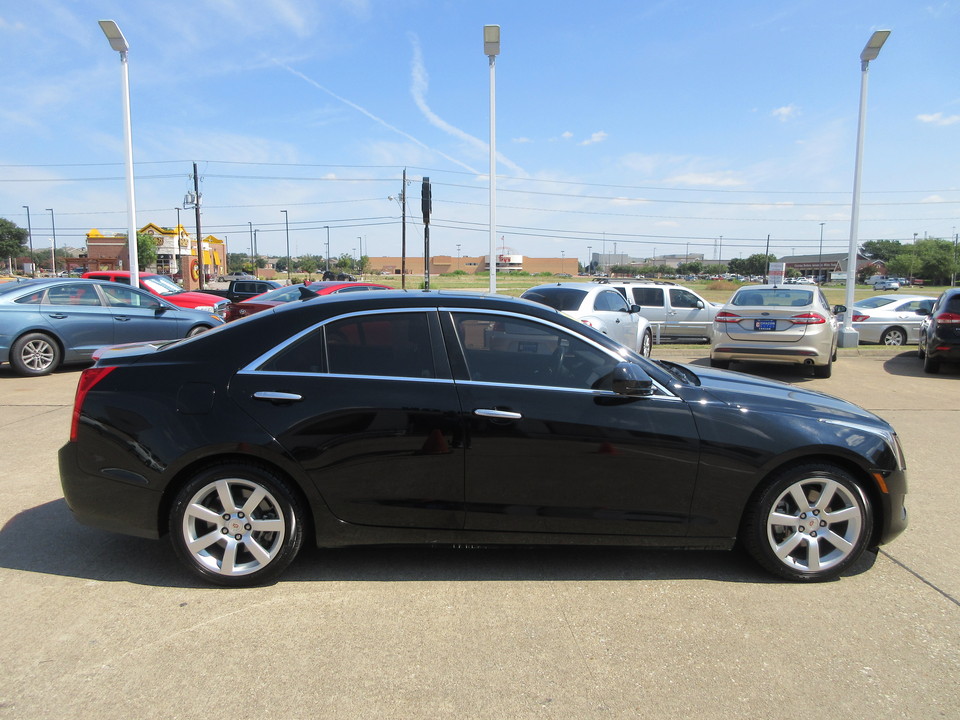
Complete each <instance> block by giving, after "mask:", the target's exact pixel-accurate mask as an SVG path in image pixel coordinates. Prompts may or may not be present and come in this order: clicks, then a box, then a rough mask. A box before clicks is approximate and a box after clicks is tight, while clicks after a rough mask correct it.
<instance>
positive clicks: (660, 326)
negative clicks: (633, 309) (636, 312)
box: [627, 287, 668, 337]
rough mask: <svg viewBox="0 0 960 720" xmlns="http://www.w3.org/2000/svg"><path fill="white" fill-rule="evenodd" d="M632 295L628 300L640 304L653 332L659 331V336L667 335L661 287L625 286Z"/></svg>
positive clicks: (665, 308) (664, 303)
mask: <svg viewBox="0 0 960 720" xmlns="http://www.w3.org/2000/svg"><path fill="white" fill-rule="evenodd" d="M627 291H628V292H629V293H630V295H631V296H632V297H631V299H630V302H631V303H633V304H634V305H639V306H640V314H641V315H643V316H644V317H645V318H646V319H647V320H648V321H649V322H650V326H651V327H652V328H653V332H654V333H657V332H659V333H660V336H661V337H666V336H667V335H668V328H667V306H666V299H665V295H664V292H663V288H662V287H627Z"/></svg>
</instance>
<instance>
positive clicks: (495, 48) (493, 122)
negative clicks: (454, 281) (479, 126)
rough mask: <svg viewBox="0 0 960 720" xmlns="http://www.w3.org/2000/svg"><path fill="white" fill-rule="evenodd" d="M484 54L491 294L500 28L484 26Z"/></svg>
mask: <svg viewBox="0 0 960 720" xmlns="http://www.w3.org/2000/svg"><path fill="white" fill-rule="evenodd" d="M483 54H484V55H486V56H487V58H489V60H490V292H491V293H495V292H496V291H497V102H496V97H497V92H496V88H497V80H496V79H497V72H496V67H497V55H499V54H500V26H499V25H484V26H483Z"/></svg>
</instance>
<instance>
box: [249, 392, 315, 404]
mask: <svg viewBox="0 0 960 720" xmlns="http://www.w3.org/2000/svg"><path fill="white" fill-rule="evenodd" d="M253 397H254V398H255V399H257V400H269V401H270V402H296V401H298V400H303V395H297V394H296V393H285V392H274V391H272V390H261V391H260V392H255V393H254V394H253Z"/></svg>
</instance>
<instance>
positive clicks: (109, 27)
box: [100, 20, 199, 287]
mask: <svg viewBox="0 0 960 720" xmlns="http://www.w3.org/2000/svg"><path fill="white" fill-rule="evenodd" d="M100 29H101V30H103V34H104V35H106V36H107V40H109V41H110V47H111V48H112V49H114V50H116V51H117V52H118V53H120V68H121V76H122V78H123V136H124V145H125V148H126V176H127V250H128V251H129V262H130V285H132V286H133V287H140V262H139V259H138V258H137V209H136V202H135V201H134V193H133V131H132V129H131V127H130V74H129V72H128V69H127V51H128V50H129V49H130V46H129V45H128V44H127V41H126V39H125V38H124V37H123V33H122V32H120V28H119V27H117V23H115V22H114V21H113V20H101V21H100ZM198 241H199V238H198Z"/></svg>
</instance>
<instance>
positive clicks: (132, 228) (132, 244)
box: [100, 20, 140, 287]
mask: <svg viewBox="0 0 960 720" xmlns="http://www.w3.org/2000/svg"><path fill="white" fill-rule="evenodd" d="M100 29H101V30H103V34H104V35H106V36H107V40H109V41H110V47H111V48H112V49H114V50H116V51H117V52H118V53H120V70H121V77H122V81H123V82H122V87H123V135H124V146H125V148H126V168H127V169H126V176H127V249H128V251H129V262H130V285H132V286H133V287H140V262H139V258H138V257H137V211H136V203H135V201H134V193H133V132H132V130H131V128H130V75H129V73H128V70H127V51H128V50H129V49H130V46H129V45H128V44H127V41H126V39H125V38H124V37H123V33H122V32H120V28H119V27H117V23H115V22H114V21H113V20H101V21H100Z"/></svg>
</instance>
